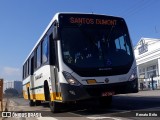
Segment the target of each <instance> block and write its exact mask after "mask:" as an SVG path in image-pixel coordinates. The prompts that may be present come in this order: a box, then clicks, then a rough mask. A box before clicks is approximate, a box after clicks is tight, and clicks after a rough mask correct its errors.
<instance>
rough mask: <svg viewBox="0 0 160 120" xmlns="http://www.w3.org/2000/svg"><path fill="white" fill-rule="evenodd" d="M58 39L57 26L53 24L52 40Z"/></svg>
mask: <svg viewBox="0 0 160 120" xmlns="http://www.w3.org/2000/svg"><path fill="white" fill-rule="evenodd" d="M58 39H59V35H58V27H57V26H54V28H53V40H58Z"/></svg>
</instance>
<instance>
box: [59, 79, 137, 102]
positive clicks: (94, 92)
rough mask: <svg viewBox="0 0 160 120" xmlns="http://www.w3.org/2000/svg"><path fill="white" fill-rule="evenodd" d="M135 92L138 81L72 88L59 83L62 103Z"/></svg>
mask: <svg viewBox="0 0 160 120" xmlns="http://www.w3.org/2000/svg"><path fill="white" fill-rule="evenodd" d="M137 92H138V79H135V80H133V81H127V82H121V83H112V84H101V85H81V86H73V85H69V84H64V83H61V94H62V101H63V102H69V101H78V100H85V99H90V98H96V97H97V98H98V97H103V96H104V93H114V95H116V94H126V93H137ZM106 95H107V94H106ZM110 95H111V94H110Z"/></svg>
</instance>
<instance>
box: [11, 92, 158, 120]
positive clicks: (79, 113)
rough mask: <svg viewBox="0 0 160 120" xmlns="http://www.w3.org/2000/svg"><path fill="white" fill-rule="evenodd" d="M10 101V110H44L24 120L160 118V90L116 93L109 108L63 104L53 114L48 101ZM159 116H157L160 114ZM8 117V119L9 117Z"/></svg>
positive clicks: (93, 103) (95, 104) (12, 99)
mask: <svg viewBox="0 0 160 120" xmlns="http://www.w3.org/2000/svg"><path fill="white" fill-rule="evenodd" d="M8 102H9V104H8V110H9V111H20V112H25V111H33V112H40V113H42V118H23V120H24V119H31V120H32V119H38V120H41V119H44V118H43V117H47V118H45V119H46V120H50V119H51V120H71V119H75V117H76V119H78V120H81V119H83V120H96V119H98V120H101V119H103V120H105V119H107V120H127V119H134V120H143V119H144V120H147V119H148V120H150V119H152V120H154V119H155V120H156V119H157V120H158V119H160V91H159V90H155V91H142V92H139V93H136V94H126V95H117V96H114V97H113V103H112V106H111V107H110V108H106V109H102V108H99V106H98V103H97V102H95V101H93V102H90V103H80V104H74V105H73V104H72V105H67V106H64V108H63V111H62V112H61V113H52V112H50V108H49V105H48V103H43V104H42V106H35V107H29V105H28V101H27V100H24V99H23V98H10V99H9V101H8ZM157 116H158V117H157ZM8 119H9V118H8Z"/></svg>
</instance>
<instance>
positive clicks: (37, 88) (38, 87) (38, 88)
mask: <svg viewBox="0 0 160 120" xmlns="http://www.w3.org/2000/svg"><path fill="white" fill-rule="evenodd" d="M43 87H44V85H41V86H37V87H34V88H30V90H35V89H39V88H43Z"/></svg>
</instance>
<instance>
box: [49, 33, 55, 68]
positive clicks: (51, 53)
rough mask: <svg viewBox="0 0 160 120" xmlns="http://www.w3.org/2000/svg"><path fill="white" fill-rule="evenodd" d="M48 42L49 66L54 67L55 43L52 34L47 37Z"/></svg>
mask: <svg viewBox="0 0 160 120" xmlns="http://www.w3.org/2000/svg"><path fill="white" fill-rule="evenodd" d="M49 42H50V64H51V65H55V64H56V55H55V43H54V40H53V37H52V34H50V36H49Z"/></svg>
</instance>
